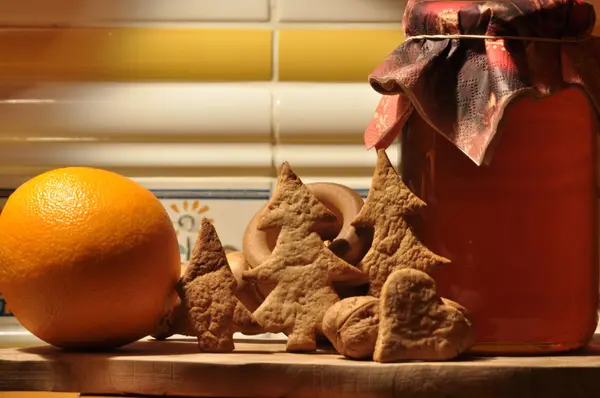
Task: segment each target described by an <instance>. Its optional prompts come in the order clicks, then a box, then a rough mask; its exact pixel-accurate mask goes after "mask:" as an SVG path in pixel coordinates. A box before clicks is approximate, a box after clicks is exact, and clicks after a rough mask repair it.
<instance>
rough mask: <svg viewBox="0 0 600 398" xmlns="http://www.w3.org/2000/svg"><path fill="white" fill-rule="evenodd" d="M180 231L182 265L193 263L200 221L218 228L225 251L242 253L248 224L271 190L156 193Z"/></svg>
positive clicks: (165, 191) (176, 228)
mask: <svg viewBox="0 0 600 398" xmlns="http://www.w3.org/2000/svg"><path fill="white" fill-rule="evenodd" d="M155 194H156V196H157V197H158V198H159V199H160V200H161V202H162V203H163V205H164V206H165V208H166V209H167V212H168V214H169V216H170V217H171V220H172V221H173V226H174V227H175V231H176V232H177V237H178V239H179V252H180V254H181V262H182V263H187V262H188V261H189V260H190V256H191V252H192V249H193V247H194V243H195V242H196V237H197V236H198V232H199V227H200V221H201V220H202V218H204V217H206V218H208V219H210V220H211V221H212V222H213V224H214V225H215V227H216V229H217V232H218V233H219V237H220V238H221V241H222V243H223V246H224V247H225V250H226V251H228V252H229V251H241V250H242V237H243V235H244V231H245V229H246V225H248V222H249V221H250V219H251V218H252V217H253V216H254V214H256V212H258V211H259V210H260V209H261V208H262V207H263V206H264V205H265V203H266V202H267V200H268V198H269V190H267V189H265V190H197V191H171V190H161V191H155Z"/></svg>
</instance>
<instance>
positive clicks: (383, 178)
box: [352, 149, 449, 297]
mask: <svg viewBox="0 0 600 398" xmlns="http://www.w3.org/2000/svg"><path fill="white" fill-rule="evenodd" d="M423 207H425V203H424V202H423V201H422V200H421V199H419V198H418V197H417V196H416V195H414V194H413V193H412V192H411V191H410V190H409V189H408V187H407V186H406V185H404V183H403V182H402V179H401V178H400V176H399V175H398V173H396V170H394V167H393V166H392V164H391V163H390V160H389V158H388V156H387V154H386V153H385V150H383V149H380V150H378V151H377V166H376V168H375V173H374V175H373V181H372V183H371V189H370V191H369V194H368V196H367V200H366V201H365V205H364V206H363V208H362V209H361V211H360V213H359V214H358V215H357V216H356V218H355V219H354V221H353V222H352V225H354V227H356V228H360V227H367V226H368V227H373V228H374V230H375V231H374V237H373V244H372V246H371V249H370V250H369V251H368V252H367V254H366V255H365V257H364V258H363V259H362V261H361V262H360V263H359V264H358V268H359V269H360V270H361V271H363V272H364V273H366V274H367V275H368V276H369V294H370V295H372V296H375V297H379V296H380V294H381V289H382V288H383V285H384V283H385V281H386V279H387V278H388V276H389V275H390V274H391V273H392V272H394V271H396V270H399V269H403V268H413V269H416V270H419V271H423V272H426V273H429V272H430V271H431V269H432V268H433V267H434V266H436V265H439V264H444V263H448V262H449V260H447V259H445V258H443V257H441V256H438V255H437V254H435V253H433V252H432V251H430V250H429V249H428V248H426V247H425V246H424V245H423V243H421V241H420V240H419V239H418V238H417V237H416V236H415V235H414V233H413V231H412V229H411V226H410V225H409V223H408V222H407V221H406V219H405V217H406V216H408V215H411V214H415V213H416V212H417V211H419V210H420V209H422V208H423Z"/></svg>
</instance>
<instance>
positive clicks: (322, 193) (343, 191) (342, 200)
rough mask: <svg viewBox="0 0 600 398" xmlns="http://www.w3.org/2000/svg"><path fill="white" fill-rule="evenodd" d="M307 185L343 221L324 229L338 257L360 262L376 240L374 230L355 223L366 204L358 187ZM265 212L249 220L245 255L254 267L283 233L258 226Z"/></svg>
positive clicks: (322, 230)
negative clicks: (259, 228)
mask: <svg viewBox="0 0 600 398" xmlns="http://www.w3.org/2000/svg"><path fill="white" fill-rule="evenodd" d="M306 186H307V188H308V189H309V190H310V191H311V192H312V193H313V194H314V195H315V196H316V197H317V199H318V200H319V201H320V202H321V203H323V205H325V206H326V207H327V208H328V209H329V210H331V211H332V212H333V213H335V214H336V216H337V217H338V220H339V223H338V225H335V226H333V227H331V226H328V227H326V228H325V227H323V228H321V230H320V231H319V233H320V235H321V237H322V238H323V239H324V240H330V241H331V244H330V245H329V248H330V249H331V251H333V252H334V253H335V254H336V255H337V256H339V257H340V258H342V259H344V260H345V261H346V262H348V263H350V264H353V265H356V263H358V262H359V261H360V259H361V258H362V257H363V256H364V255H365V253H366V251H367V250H368V248H369V246H370V245H371V241H372V232H371V231H357V230H356V229H355V228H354V227H353V226H352V225H351V222H352V220H353V219H354V218H355V217H356V215H357V214H358V212H359V211H360V209H361V208H362V206H363V204H364V201H363V199H362V198H361V197H360V195H359V194H358V192H356V191H355V190H353V189H351V188H348V187H346V186H344V185H340V184H334V183H313V184H306ZM261 212H262V209H261V211H259V212H257V213H256V214H255V215H254V217H253V218H252V220H250V223H248V226H247V227H246V231H245V233H244V238H243V241H242V249H243V252H244V256H245V257H246V261H247V262H248V264H249V265H250V267H256V266H258V265H259V264H261V263H263V262H264V261H265V260H267V259H268V258H269V256H270V255H271V252H272V251H273V248H274V247H275V242H276V240H277V236H278V235H279V229H271V230H269V231H260V230H258V229H257V225H258V221H259V218H260V214H261Z"/></svg>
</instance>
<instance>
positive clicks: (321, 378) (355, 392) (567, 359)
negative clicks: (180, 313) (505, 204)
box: [0, 339, 600, 398]
mask: <svg viewBox="0 0 600 398" xmlns="http://www.w3.org/2000/svg"><path fill="white" fill-rule="evenodd" d="M0 391H55V392H81V393H86V394H98V395H109V394H135V395H146V396H149V395H171V396H188V397H261V398H267V397H269V398H270V397H273V398H276V397H277V398H279V397H315V398H317V397H327V398H335V397H361V398H362V397H365V398H366V397H369V398H370V397H380V396H381V397H390V396H397V397H419V398H421V397H427V398H436V397H445V398H446V397H457V398H458V397H460V398H470V397H477V398H496V397H498V398H500V397H502V398H506V397H510V398H520V397H527V398H529V397H543V398H553V397H567V398H579V397H600V345H599V344H598V343H596V342H594V343H592V345H591V346H590V347H589V348H588V349H587V350H585V351H582V352H579V353H571V354H568V355H562V356H541V357H512V358H507V357H497V358H480V357H465V358H462V359H460V360H455V361H452V362H444V363H416V362H413V363H400V364H377V363H373V362H356V361H351V360H347V359H344V358H342V357H340V356H339V355H337V354H334V353H331V352H327V351H320V352H318V353H315V354H290V353H286V352H285V345H284V344H283V343H281V342H275V343H268V342H263V343H259V342H238V343H237V348H236V351H235V352H234V353H229V354H200V353H198V352H197V346H196V344H195V342H194V340H191V339H173V340H168V341H163V342H158V341H153V340H143V341H140V342H137V343H134V344H131V345H129V346H127V347H124V348H122V349H121V350H118V351H114V352H103V353H76V352H64V351H61V350H58V349H55V348H52V347H49V346H40V347H23V348H11V349H2V350H0Z"/></svg>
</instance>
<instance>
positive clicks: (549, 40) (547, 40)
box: [405, 34, 593, 43]
mask: <svg viewBox="0 0 600 398" xmlns="http://www.w3.org/2000/svg"><path fill="white" fill-rule="evenodd" d="M592 37H593V36H591V35H590V36H586V37H581V38H573V39H571V38H562V39H554V38H550V37H526V36H490V35H462V34H456V35H417V36H409V37H407V38H406V39H405V42H408V41H413V40H420V39H426V40H428V39H431V40H438V39H439V40H446V39H485V40H519V41H538V42H545V43H582V42H584V41H586V40H590V39H591V38H592Z"/></svg>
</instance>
